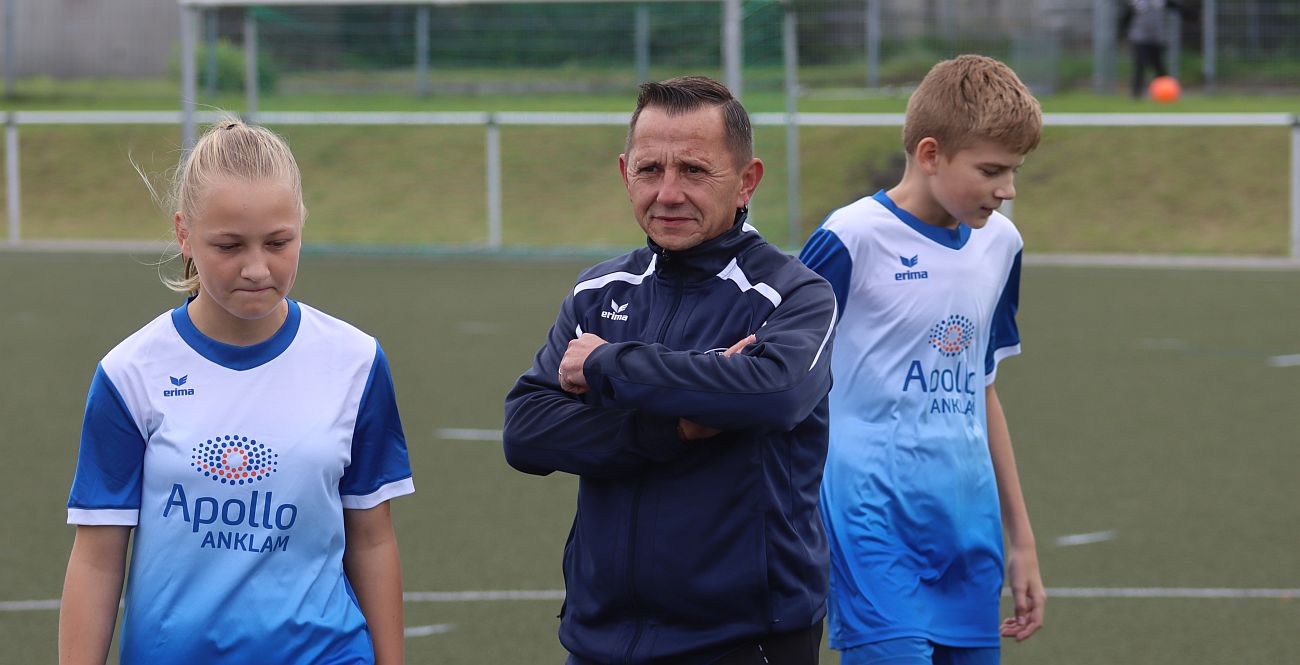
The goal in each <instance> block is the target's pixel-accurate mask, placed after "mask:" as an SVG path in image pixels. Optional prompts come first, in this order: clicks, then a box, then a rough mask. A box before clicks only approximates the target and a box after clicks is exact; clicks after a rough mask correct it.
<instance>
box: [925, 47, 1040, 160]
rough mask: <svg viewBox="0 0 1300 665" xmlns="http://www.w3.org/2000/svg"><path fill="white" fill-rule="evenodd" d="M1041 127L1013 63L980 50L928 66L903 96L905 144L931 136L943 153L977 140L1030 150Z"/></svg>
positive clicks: (1022, 151) (1036, 109) (1035, 105)
mask: <svg viewBox="0 0 1300 665" xmlns="http://www.w3.org/2000/svg"><path fill="white" fill-rule="evenodd" d="M1042 133H1043V111H1042V108H1041V107H1040V106H1039V105H1038V100H1037V99H1034V96H1033V94H1031V93H1030V92H1029V89H1028V88H1026V87H1025V84H1024V83H1022V82H1021V81H1020V77H1018V76H1016V73H1015V72H1013V71H1011V68H1010V67H1008V66H1006V65H1004V64H1002V63H1001V62H999V61H997V60H994V59H993V58H989V57H985V56H982V55H962V56H958V57H956V58H953V59H952V60H944V61H943V62H940V63H939V64H937V65H935V66H934V67H932V68H931V69H930V73H928V74H926V75H925V78H924V79H923V80H922V81H921V85H919V86H917V88H916V91H915V92H913V93H912V97H911V99H909V100H908V101H907V119H906V120H905V121H904V124H903V148H904V149H906V150H907V154H908V155H912V154H914V153H915V151H916V146H917V144H919V143H920V142H921V139H924V138H925V137H927V136H929V137H932V138H934V139H935V140H936V141H938V143H939V150H940V151H941V152H942V153H943V154H945V155H949V156H951V155H954V154H956V153H957V152H958V151H960V150H964V149H966V148H969V147H971V146H972V145H974V144H975V143H976V142H978V141H991V142H993V143H995V144H997V145H999V146H1001V147H1003V148H1006V149H1007V150H1010V151H1012V152H1015V153H1019V154H1022V155H1024V154H1028V153H1029V152H1031V151H1032V150H1033V149H1034V148H1037V147H1038V140H1039V138H1040V137H1041V136H1042Z"/></svg>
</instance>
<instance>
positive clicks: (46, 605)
mask: <svg viewBox="0 0 1300 665" xmlns="http://www.w3.org/2000/svg"><path fill="white" fill-rule="evenodd" d="M57 609H59V601H57V600H9V601H4V602H0V612H26V611H28V610H57Z"/></svg>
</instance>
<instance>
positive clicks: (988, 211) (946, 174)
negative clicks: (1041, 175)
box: [931, 141, 1025, 229]
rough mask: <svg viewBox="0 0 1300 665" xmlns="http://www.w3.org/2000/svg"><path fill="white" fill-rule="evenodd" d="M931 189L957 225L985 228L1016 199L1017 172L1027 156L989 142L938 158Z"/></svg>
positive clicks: (979, 143)
mask: <svg viewBox="0 0 1300 665" xmlns="http://www.w3.org/2000/svg"><path fill="white" fill-rule="evenodd" d="M936 161H937V163H936V168H935V176H936V177H935V179H934V181H933V182H934V184H933V187H932V189H931V191H932V193H933V194H934V197H935V200H937V201H938V202H939V205H940V206H942V207H943V209H944V210H945V211H946V212H947V213H948V214H949V215H950V216H952V218H953V219H954V222H953V225H954V226H955V225H956V222H958V221H960V222H966V224H967V226H970V227H971V228H975V229H978V228H983V226H984V225H985V224H987V223H988V221H989V216H990V215H992V214H993V211H994V210H996V209H997V208H998V206H1000V205H1002V202H1003V201H1008V200H1011V199H1013V198H1015V197H1016V185H1015V180H1016V172H1017V171H1019V170H1020V166H1021V165H1022V164H1024V163H1025V156H1024V155H1023V154H1020V153H1016V152H1012V151H1011V150H1008V149H1007V148H1003V147H1002V146H1000V145H997V144H995V143H991V142H988V141H981V142H978V143H976V144H975V145H973V146H971V147H969V148H965V149H963V150H959V151H957V154H955V155H953V156H952V157H951V158H948V157H945V156H943V155H939V156H938V159H937V160H936Z"/></svg>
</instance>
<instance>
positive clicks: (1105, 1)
mask: <svg viewBox="0 0 1300 665" xmlns="http://www.w3.org/2000/svg"><path fill="white" fill-rule="evenodd" d="M1110 4H1111V0H1092V92H1093V93H1094V94H1098V95H1104V94H1106V92H1107V91H1108V90H1109V89H1110V77H1109V76H1108V75H1109V74H1110V68H1109V67H1107V62H1108V61H1109V59H1110V56H1111V51H1113V50H1114V48H1115V46H1114V45H1113V44H1112V43H1111V40H1110V37H1111V34H1112V33H1111V30H1112V29H1113V28H1112V21H1111V20H1110V12H1109V11H1107V10H1108V9H1109V8H1110Z"/></svg>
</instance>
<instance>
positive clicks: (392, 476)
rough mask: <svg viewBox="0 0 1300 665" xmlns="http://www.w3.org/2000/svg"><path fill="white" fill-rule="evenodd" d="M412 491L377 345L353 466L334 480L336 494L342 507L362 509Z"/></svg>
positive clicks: (360, 415) (385, 368) (399, 427)
mask: <svg viewBox="0 0 1300 665" xmlns="http://www.w3.org/2000/svg"><path fill="white" fill-rule="evenodd" d="M414 491H415V484H414V482H413V481H412V480H411V460H410V458H409V457H408V456H407V452H406V435H405V434H404V433H403V432H402V421H401V418H399V417H398V414H397V396H396V394H395V393H394V391H393V376H392V374H391V373H390V372H389V369H388V358H387V357H386V356H385V355H384V350H383V349H382V348H380V346H379V344H378V342H376V343H375V360H374V363H372V365H371V367H370V377H369V378H368V379H367V380H366V387H365V390H364V391H363V392H362V394H361V403H360V405H359V406H358V407H357V424H356V428H355V430H354V431H353V434H352V461H351V463H350V464H348V467H347V469H345V470H344V471H343V478H342V479H341V480H339V495H340V497H341V498H342V502H343V507H344V508H348V509H351V510H365V509H368V508H374V507H375V506H378V505H379V504H381V503H383V502H385V501H387V500H389V499H393V498H396V497H399V496H403V495H406V494H410V493H412V492H414Z"/></svg>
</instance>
